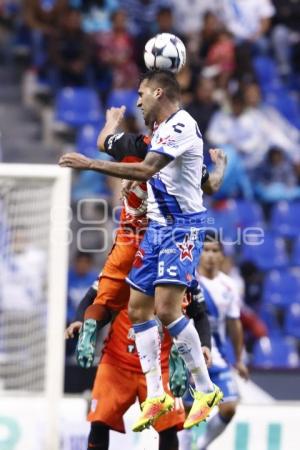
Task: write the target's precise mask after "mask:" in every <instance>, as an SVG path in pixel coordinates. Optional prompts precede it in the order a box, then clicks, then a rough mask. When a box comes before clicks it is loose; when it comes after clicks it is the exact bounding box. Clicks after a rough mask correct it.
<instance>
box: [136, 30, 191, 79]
mask: <svg viewBox="0 0 300 450" xmlns="http://www.w3.org/2000/svg"><path fill="white" fill-rule="evenodd" d="M144 61H145V64H146V67H147V68H148V69H149V70H159V69H161V70H162V69H164V70H170V71H171V72H173V73H176V72H179V71H180V70H181V69H182V67H183V66H184V64H185V61H186V50H185V46H184V43H183V42H182V41H181V40H180V39H179V38H178V37H177V36H175V35H174V34H170V33H161V34H157V35H156V36H154V37H153V38H151V39H150V40H149V41H148V42H147V44H146V45H145V50H144Z"/></svg>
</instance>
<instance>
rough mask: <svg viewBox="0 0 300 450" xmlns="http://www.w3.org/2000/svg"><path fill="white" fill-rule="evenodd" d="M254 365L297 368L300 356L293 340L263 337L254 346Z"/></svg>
mask: <svg viewBox="0 0 300 450" xmlns="http://www.w3.org/2000/svg"><path fill="white" fill-rule="evenodd" d="M252 365H253V366H255V367H261V368H265V369H267V368H270V369H271V368H296V367H299V356H298V352H297V348H296V345H295V343H294V341H293V340H291V339H288V338H281V337H273V338H269V337H263V338H261V339H260V340H259V341H257V342H256V343H255V345H254V348H253V360H252Z"/></svg>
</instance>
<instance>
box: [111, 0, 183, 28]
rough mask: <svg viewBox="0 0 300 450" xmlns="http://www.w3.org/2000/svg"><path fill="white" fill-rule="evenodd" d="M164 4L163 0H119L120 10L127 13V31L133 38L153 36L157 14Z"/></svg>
mask: <svg viewBox="0 0 300 450" xmlns="http://www.w3.org/2000/svg"><path fill="white" fill-rule="evenodd" d="M165 3H166V1H165V0H119V4H120V8H122V9H123V10H124V11H127V14H128V20H129V30H130V33H132V34H133V35H134V36H140V35H143V34H148V33H150V34H151V33H152V34H153V24H155V19H156V16H157V12H158V10H159V9H160V7H161V6H164V5H165ZM176 29H177V28H176Z"/></svg>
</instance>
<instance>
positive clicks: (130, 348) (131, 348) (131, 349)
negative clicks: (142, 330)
mask: <svg viewBox="0 0 300 450" xmlns="http://www.w3.org/2000/svg"><path fill="white" fill-rule="evenodd" d="M127 352H128V353H131V354H132V353H134V352H135V344H129V345H127Z"/></svg>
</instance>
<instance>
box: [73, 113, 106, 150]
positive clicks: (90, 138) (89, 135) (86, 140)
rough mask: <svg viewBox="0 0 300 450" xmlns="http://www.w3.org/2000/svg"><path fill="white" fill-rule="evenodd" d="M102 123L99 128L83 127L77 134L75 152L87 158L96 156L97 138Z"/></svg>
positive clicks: (92, 126)
mask: <svg viewBox="0 0 300 450" xmlns="http://www.w3.org/2000/svg"><path fill="white" fill-rule="evenodd" d="M102 126H103V122H102V123H99V126H94V125H85V126H83V127H82V128H80V130H79V131H78V133H77V139H76V150H77V151H78V152H79V153H81V154H82V155H85V156H87V157H89V158H94V157H95V156H96V155H98V153H99V150H98V148H97V138H98V134H99V131H100V130H101V128H102Z"/></svg>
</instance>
